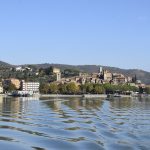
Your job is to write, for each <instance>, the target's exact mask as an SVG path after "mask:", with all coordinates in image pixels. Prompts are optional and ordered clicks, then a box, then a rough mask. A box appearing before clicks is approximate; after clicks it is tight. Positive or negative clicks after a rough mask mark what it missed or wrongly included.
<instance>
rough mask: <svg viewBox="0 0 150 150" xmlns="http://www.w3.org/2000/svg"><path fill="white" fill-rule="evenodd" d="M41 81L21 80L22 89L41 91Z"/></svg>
mask: <svg viewBox="0 0 150 150" xmlns="http://www.w3.org/2000/svg"><path fill="white" fill-rule="evenodd" d="M39 87H40V83H39V82H25V81H24V80H22V81H21V90H22V91H33V92H34V93H39Z"/></svg>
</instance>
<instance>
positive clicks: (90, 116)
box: [0, 97, 150, 150]
mask: <svg viewBox="0 0 150 150" xmlns="http://www.w3.org/2000/svg"><path fill="white" fill-rule="evenodd" d="M0 149H2V150H149V149H150V99H149V98H115V99H111V100H109V101H108V100H104V99H84V98H61V99H59V98H55V99H53V98H47V99H44V98H40V99H39V98H8V97H0Z"/></svg>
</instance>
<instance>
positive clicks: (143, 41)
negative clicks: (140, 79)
mask: <svg viewBox="0 0 150 150" xmlns="http://www.w3.org/2000/svg"><path fill="white" fill-rule="evenodd" d="M149 8H150V1H149V0H3V1H2V0H1V1H0V60H2V61H6V62H9V63H12V64H29V63H33V64H34V63H63V64H97V65H109V66H115V67H120V68H139V69H144V70H147V71H150V61H149V57H150V9H149Z"/></svg>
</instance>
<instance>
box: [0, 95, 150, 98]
mask: <svg viewBox="0 0 150 150" xmlns="http://www.w3.org/2000/svg"><path fill="white" fill-rule="evenodd" d="M0 96H2V97H13V96H9V95H8V94H0ZM30 97H45V98H71V97H77V98H107V94H80V95H64V94H35V95H32V96H30ZM120 97H121V98H131V97H135V96H132V95H120ZM144 97H150V94H148V95H145V96H144Z"/></svg>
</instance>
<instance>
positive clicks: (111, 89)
mask: <svg viewBox="0 0 150 150" xmlns="http://www.w3.org/2000/svg"><path fill="white" fill-rule="evenodd" d="M130 91H134V92H136V91H138V88H136V87H134V86H130V85H127V84H124V85H111V84H93V83H86V84H84V85H76V84H75V83H73V82H72V83H68V84H59V85H57V84H56V83H50V84H48V83H46V84H41V86H40V92H41V93H43V94H110V93H111V94H113V93H115V92H120V93H122V94H123V93H127V92H130Z"/></svg>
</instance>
